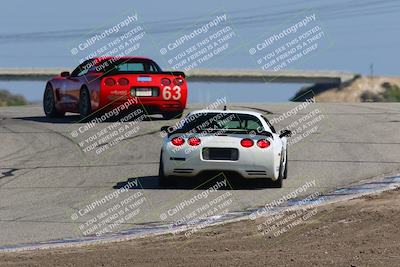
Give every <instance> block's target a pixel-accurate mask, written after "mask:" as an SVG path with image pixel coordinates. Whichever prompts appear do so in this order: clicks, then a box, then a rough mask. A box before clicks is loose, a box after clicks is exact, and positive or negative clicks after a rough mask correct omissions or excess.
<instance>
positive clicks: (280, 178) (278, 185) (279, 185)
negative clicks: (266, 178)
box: [271, 157, 283, 188]
mask: <svg viewBox="0 0 400 267" xmlns="http://www.w3.org/2000/svg"><path fill="white" fill-rule="evenodd" d="M282 159H283V157H281V163H280V165H279V176H278V179H276V180H275V181H272V182H271V187H273V188H282V185H283V173H282V167H283V160H282Z"/></svg>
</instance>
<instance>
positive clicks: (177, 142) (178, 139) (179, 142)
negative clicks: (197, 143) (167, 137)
mask: <svg viewBox="0 0 400 267" xmlns="http://www.w3.org/2000/svg"><path fill="white" fill-rule="evenodd" d="M171 143H172V144H173V145H174V146H181V145H183V143H185V140H184V139H183V138H182V137H174V138H172V140H171Z"/></svg>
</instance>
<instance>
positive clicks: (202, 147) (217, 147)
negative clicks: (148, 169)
mask: <svg viewBox="0 0 400 267" xmlns="http://www.w3.org/2000/svg"><path fill="white" fill-rule="evenodd" d="M161 131H162V132H163V133H164V134H165V137H164V140H163V145H162V148H161V155H160V167H159V177H160V180H161V182H165V183H168V181H170V180H172V178H176V177H193V176H196V175H198V174H200V173H203V172H208V171H221V172H224V171H225V172H234V173H237V174H240V175H241V176H242V177H244V178H266V180H267V181H269V183H272V186H274V187H282V179H285V178H286V176H287V140H286V138H287V137H289V136H290V135H291V132H290V131H288V130H283V131H281V132H280V133H279V134H278V133H276V131H275V129H274V127H273V126H272V125H271V123H270V122H269V121H268V119H267V118H265V117H264V116H263V115H262V114H260V113H257V112H250V111H234V110H197V111H193V112H191V113H189V114H188V115H187V116H186V117H185V118H183V119H182V120H181V121H179V123H177V124H176V125H174V126H164V127H162V128H161ZM271 180H272V181H271Z"/></svg>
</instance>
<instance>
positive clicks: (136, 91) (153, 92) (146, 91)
mask: <svg viewBox="0 0 400 267" xmlns="http://www.w3.org/2000/svg"><path fill="white" fill-rule="evenodd" d="M158 92H159V90H158V88H152V87H151V88H150V87H138V88H131V96H139V97H149V96H158Z"/></svg>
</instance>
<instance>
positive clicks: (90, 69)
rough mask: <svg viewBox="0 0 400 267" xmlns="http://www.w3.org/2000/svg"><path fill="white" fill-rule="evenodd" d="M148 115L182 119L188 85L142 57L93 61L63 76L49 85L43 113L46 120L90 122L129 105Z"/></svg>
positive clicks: (182, 76) (178, 75)
mask: <svg viewBox="0 0 400 267" xmlns="http://www.w3.org/2000/svg"><path fill="white" fill-rule="evenodd" d="M133 99H134V100H135V104H133V105H131V108H143V109H144V110H145V112H146V113H147V114H162V116H163V117H164V118H165V119H172V118H179V117H181V116H182V112H183V110H184V109H185V107H186V100H187V83H186V80H185V74H184V73H183V72H179V71H162V70H161V68H160V67H159V66H158V65H157V63H155V62H154V61H153V60H151V59H148V58H143V57H102V58H92V59H89V60H86V61H84V62H83V63H82V64H80V65H79V66H78V67H77V68H76V69H75V70H74V71H72V73H69V72H62V73H61V74H60V76H57V77H54V78H53V79H51V80H49V81H48V82H47V84H46V89H45V92H44V96H43V109H44V112H45V114H46V116H47V117H60V116H64V115H65V113H66V112H73V113H79V114H80V115H81V118H82V119H83V118H87V117H88V116H90V115H91V114H93V113H94V112H96V111H109V110H112V109H113V108H117V107H118V106H120V105H123V104H124V103H126V102H128V100H129V103H132V102H133V101H132V100H133Z"/></svg>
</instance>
